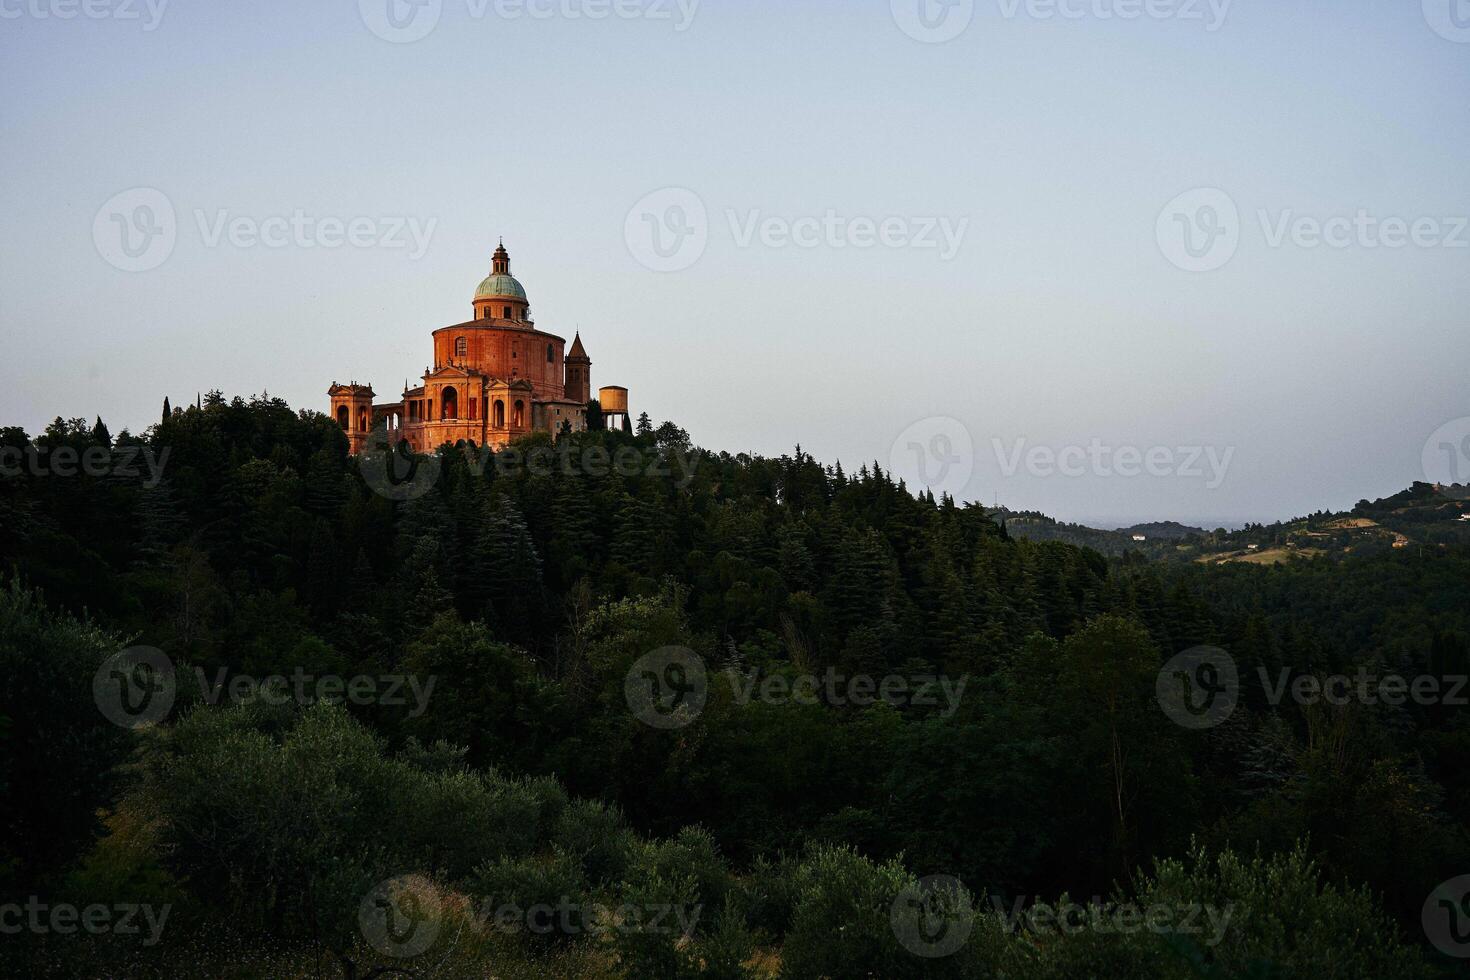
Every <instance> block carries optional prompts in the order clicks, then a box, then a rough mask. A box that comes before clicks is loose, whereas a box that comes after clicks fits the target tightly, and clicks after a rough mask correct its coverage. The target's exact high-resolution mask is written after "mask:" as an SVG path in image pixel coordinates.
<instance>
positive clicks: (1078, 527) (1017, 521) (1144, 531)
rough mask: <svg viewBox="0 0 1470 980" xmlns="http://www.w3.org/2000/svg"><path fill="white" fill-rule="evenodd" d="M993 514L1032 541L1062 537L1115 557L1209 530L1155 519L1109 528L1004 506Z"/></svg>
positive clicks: (1155, 549) (1158, 547)
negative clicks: (1059, 519)
mask: <svg viewBox="0 0 1470 980" xmlns="http://www.w3.org/2000/svg"><path fill="white" fill-rule="evenodd" d="M992 516H993V517H994V518H995V519H996V520H997V521H1000V520H1003V521H1004V522H1005V525H1006V528H1007V530H1008V531H1009V532H1010V533H1011V535H1012V536H1013V537H1018V538H1028V539H1030V540H1032V541H1061V542H1063V543H1065V544H1071V545H1076V546H1078V547H1082V548H1091V549H1093V550H1094V551H1097V552H1099V553H1101V554H1104V555H1109V556H1112V557H1119V556H1122V555H1123V554H1125V553H1126V552H1129V551H1137V552H1143V553H1145V554H1150V555H1153V554H1156V553H1157V552H1159V551H1161V550H1165V548H1166V546H1167V545H1168V544H1169V543H1170V542H1177V541H1183V540H1187V539H1189V538H1191V537H1196V536H1199V535H1203V534H1205V531H1204V529H1203V528H1198V527H1189V526H1188V525H1185V524H1180V523H1178V522H1177V521H1155V522H1152V523H1147V524H1135V525H1134V526H1132V527H1125V528H1119V529H1117V530H1114V531H1108V530H1103V529H1101V528H1095V527H1088V526H1086V525H1084V524H1068V523H1064V522H1062V521H1057V520H1054V519H1053V518H1050V517H1047V516H1046V515H1045V514H1042V513H1040V512H1039V511H1012V510H1007V509H1006V508H1004V507H1003V508H1001V509H1000V510H998V511H996V512H995V513H994V514H992ZM1140 538H1142V540H1139V539H1140Z"/></svg>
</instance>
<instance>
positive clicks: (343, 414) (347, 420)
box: [337, 405, 352, 432]
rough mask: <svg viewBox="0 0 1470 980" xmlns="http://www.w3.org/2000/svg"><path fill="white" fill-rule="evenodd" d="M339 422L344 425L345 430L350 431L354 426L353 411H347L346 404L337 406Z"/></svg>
mask: <svg viewBox="0 0 1470 980" xmlns="http://www.w3.org/2000/svg"><path fill="white" fill-rule="evenodd" d="M337 424H338V425H340V426H341V427H342V431H343V432H347V431H350V430H351V428H352V413H351V412H349V411H347V406H346V405H338V406H337Z"/></svg>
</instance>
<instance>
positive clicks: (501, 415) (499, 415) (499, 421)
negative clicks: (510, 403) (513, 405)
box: [495, 398, 505, 429]
mask: <svg viewBox="0 0 1470 980" xmlns="http://www.w3.org/2000/svg"><path fill="white" fill-rule="evenodd" d="M495 428H497V429H503V428H505V402H503V401H501V400H500V399H499V398H497V399H495Z"/></svg>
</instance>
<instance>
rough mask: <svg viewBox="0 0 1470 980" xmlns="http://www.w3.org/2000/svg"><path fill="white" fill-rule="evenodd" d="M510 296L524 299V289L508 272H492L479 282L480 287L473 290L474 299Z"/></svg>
mask: <svg viewBox="0 0 1470 980" xmlns="http://www.w3.org/2000/svg"><path fill="white" fill-rule="evenodd" d="M501 296H511V297H514V298H515V299H518V300H523V301H524V300H525V299H526V290H525V287H523V286H522V285H521V284H520V283H519V282H517V281H516V277H515V276H513V275H511V274H510V273H508V272H499V273H492V274H491V275H490V276H489V277H487V278H486V279H485V281H484V282H482V283H480V288H479V289H477V290H475V299H489V298H491V297H501Z"/></svg>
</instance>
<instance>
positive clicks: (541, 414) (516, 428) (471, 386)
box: [328, 242, 627, 454]
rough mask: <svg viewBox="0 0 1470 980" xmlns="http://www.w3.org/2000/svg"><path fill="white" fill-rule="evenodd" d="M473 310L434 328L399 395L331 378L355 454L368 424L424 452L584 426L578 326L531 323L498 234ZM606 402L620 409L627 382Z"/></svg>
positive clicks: (585, 371) (588, 384) (586, 397)
mask: <svg viewBox="0 0 1470 980" xmlns="http://www.w3.org/2000/svg"><path fill="white" fill-rule="evenodd" d="M473 310H474V314H473V315H474V319H472V320H469V321H467V322H465V323H458V324H455V325H454V326H450V327H442V328H440V329H438V330H435V331H434V361H433V366H432V367H429V368H427V369H426V370H425V371H424V374H423V378H422V381H423V383H422V384H421V385H419V386H418V387H415V388H409V387H407V386H405V389H404V392H403V398H402V399H401V400H399V401H394V402H391V403H388V404H375V403H374V401H373V399H374V398H375V397H376V395H375V393H374V391H373V389H372V386H371V385H360V384H357V383H356V382H353V383H351V384H345V385H344V384H335V383H334V384H333V385H332V387H331V389H330V391H328V394H329V395H330V396H331V398H332V417H333V418H335V419H336V420H337V422H338V424H340V425H341V426H342V428H343V429H344V430H345V431H346V432H347V434H348V439H349V440H350V442H351V445H352V452H353V453H354V454H356V453H358V452H360V451H361V450H362V447H363V446H364V444H365V443H366V442H367V438H368V435H369V433H370V432H371V430H373V429H376V428H386V430H387V432H388V436H389V439H390V443H391V444H393V445H397V444H398V443H399V442H401V441H406V442H407V443H408V444H409V446H410V447H411V448H412V449H413V451H414V452H419V453H429V452H433V451H434V450H436V449H438V448H439V447H440V446H442V445H444V444H445V443H450V444H454V443H459V442H473V443H475V444H476V445H478V446H490V447H493V448H497V449H499V448H502V447H504V446H505V445H507V444H508V443H510V441H511V440H513V439H518V438H520V437H521V436H525V435H529V434H530V433H532V432H550V433H556V432H560V431H564V430H570V431H573V432H579V431H581V430H583V429H585V428H586V427H587V405H588V402H589V401H590V399H591V397H592V360H591V359H590V358H589V357H588V356H587V350H586V348H584V347H583V346H582V338H581V336H580V334H579V335H577V336H576V337H574V338H573V339H572V346H571V349H570V350H566V349H565V347H566V341H565V340H564V339H563V338H561V337H558V336H556V335H555V334H550V333H545V332H543V331H541V330H537V329H536V322H535V321H534V320H532V319H531V304H530V301H529V300H528V299H527V298H526V290H525V289H524V288H523V287H522V286H521V284H520V283H519V282H517V281H516V278H515V277H514V276H512V275H511V274H510V253H508V252H507V251H506V250H505V243H504V242H502V243H501V244H500V247H499V248H497V249H496V250H495V255H494V257H493V258H492V259H491V265H490V275H489V277H488V278H486V279H485V281H484V282H482V283H480V288H479V289H477V290H476V291H475V299H474V305H473ZM607 392H608V395H609V396H610V397H611V399H612V400H613V401H620V402H621V404H620V405H616V406H609V408H610V409H611V410H612V411H614V412H618V413H619V414H622V413H626V412H627V392H626V391H625V390H624V389H622V388H609V389H607Z"/></svg>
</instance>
